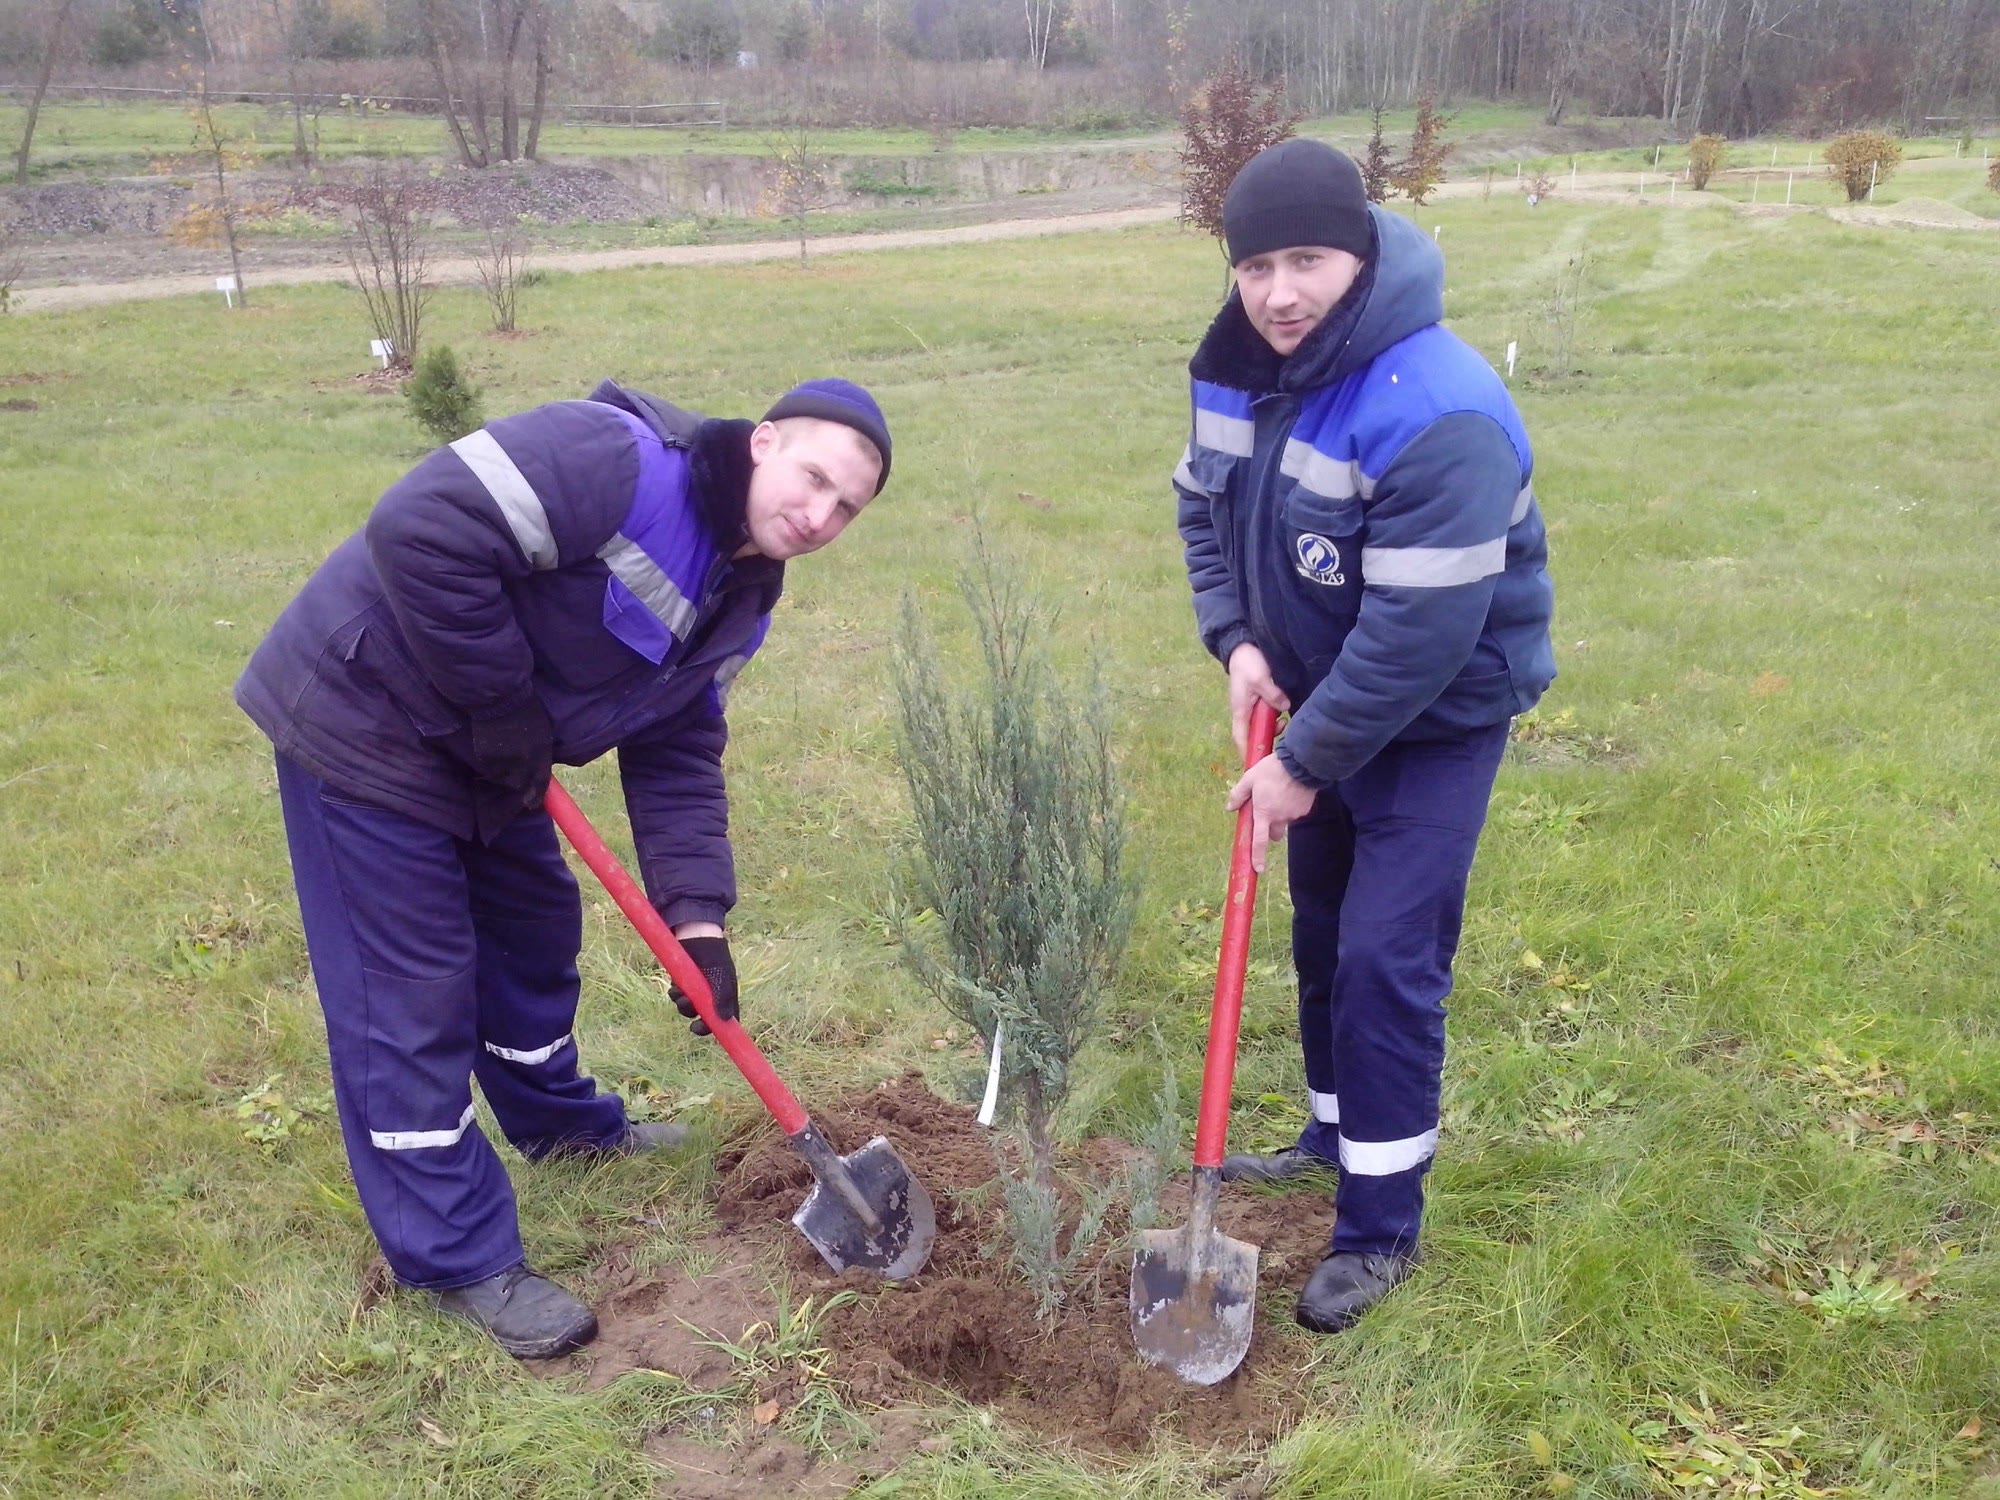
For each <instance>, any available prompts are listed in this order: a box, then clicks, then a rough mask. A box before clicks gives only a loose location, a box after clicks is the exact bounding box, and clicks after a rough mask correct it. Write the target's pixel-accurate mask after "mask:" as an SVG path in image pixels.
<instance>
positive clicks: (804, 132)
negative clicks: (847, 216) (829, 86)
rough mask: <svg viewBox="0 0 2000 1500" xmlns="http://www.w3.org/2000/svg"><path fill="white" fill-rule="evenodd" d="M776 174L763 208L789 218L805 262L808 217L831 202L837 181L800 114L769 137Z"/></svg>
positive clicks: (809, 124)
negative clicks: (796, 232)
mask: <svg viewBox="0 0 2000 1500" xmlns="http://www.w3.org/2000/svg"><path fill="white" fill-rule="evenodd" d="M770 144H771V155H772V159H773V161H774V162H775V163H776V174H775V175H774V176H773V178H772V180H771V186H770V188H769V189H768V190H767V191H766V193H765V195H764V202H763V205H762V207H763V209H764V212H766V213H767V214H770V215H772V216H773V217H775V218H781V219H789V220H791V222H792V225H793V227H794V228H795V229H796V230H797V231H798V236H799V264H800V265H801V266H803V265H804V264H805V263H806V227H807V220H808V217H809V216H810V215H811V214H812V213H813V212H814V211H815V210H817V209H822V208H825V207H826V206H827V204H828V203H830V202H832V201H833V198H834V194H835V189H836V188H837V187H838V183H837V182H836V181H835V180H834V172H833V163H832V161H831V160H830V159H829V158H828V157H827V155H826V152H825V151H824V150H822V149H821V147H820V143H819V138H818V136H817V135H816V134H815V133H814V131H813V126H812V123H811V121H810V119H809V118H808V117H807V116H806V115H805V114H800V115H798V116H797V117H796V118H794V119H793V120H792V121H791V122H789V123H788V124H786V125H785V126H784V128H783V129H782V130H780V131H779V132H778V134H777V135H776V136H774V137H773V138H772V140H771V143H770Z"/></svg>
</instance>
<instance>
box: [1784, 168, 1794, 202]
mask: <svg viewBox="0 0 2000 1500" xmlns="http://www.w3.org/2000/svg"><path fill="white" fill-rule="evenodd" d="M1791 204H1792V174H1791V173H1790V172H1787V173H1786V174H1785V206H1786V207H1787V208H1790V207H1791Z"/></svg>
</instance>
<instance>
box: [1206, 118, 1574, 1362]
mask: <svg viewBox="0 0 2000 1500" xmlns="http://www.w3.org/2000/svg"><path fill="white" fill-rule="evenodd" d="M1223 230H1224V238H1225V240H1226V241H1227V245H1228V253H1229V258H1230V261H1231V263H1232V264H1233V265H1234V267H1235V286H1234V289H1233V290H1232V291H1231V293H1230V296H1229V298H1228V301H1227V302H1226V303H1225V304H1224V306H1223V308H1222V311H1221V313H1220V314H1219V315H1218V316H1217V317H1216V319H1215V321H1214V323H1213V324H1212V325H1211V326H1210V328H1209V330H1208V332H1207V334H1206V336H1205V337H1204V338H1203V339H1202V342H1201V346H1200V348H1199V349H1198V351H1197V352H1196V354H1195V356H1194V359H1193V360H1192V361H1191V363H1190V364H1189V366H1188V369H1189V372H1190V374H1191V375H1192V376H1193V406H1194V412H1193V433H1192V436H1191V439H1190V441H1189V444H1188V448H1187V452H1186V455H1185V457H1184V458H1183V460H1182V462H1181V464H1180V467H1179V468H1178V469H1177V470H1176V471H1175V474H1174V485H1175V489H1176V491H1177V494H1178V497H1179V507H1180V532H1181V536H1182V538H1183V540H1184V542H1185V544H1186V557H1187V568H1188V578H1189V582H1190V583H1191V584H1192V586H1193V589H1194V605H1195V615H1196V618H1197V623H1198V625H1199V627H1200V631H1201V638H1202V643H1203V644H1204V645H1205V646H1207V648H1208V649H1209V651H1211V652H1212V653H1213V654H1214V655H1215V657H1216V658H1217V659H1218V660H1219V661H1221V662H1222V663H1223V664H1224V665H1225V666H1226V668H1227V669H1228V674H1229V707H1230V718H1231V723H1232V725H1233V727H1234V729H1235V733H1236V741H1237V746H1238V749H1239V750H1240V749H1241V748H1242V747H1243V745H1244V743H1245V740H1246V737H1247V730H1248V724H1249V717H1250V710H1251V707H1252V705H1253V704H1254V703H1256V702H1257V701H1259V700H1262V701H1263V702H1266V703H1269V704H1270V705H1272V707H1274V708H1276V709H1278V710H1280V711H1281V712H1283V711H1289V712H1290V714H1291V718H1290V720H1289V722H1288V723H1287V725H1286V727H1285V730H1284V734H1283V736H1282V738H1281V739H1280V740H1279V742H1278V746H1277V750H1276V753H1275V754H1273V755H1272V756H1270V757H1268V758H1267V759H1266V760H1264V761H1263V762H1261V763H1260V764H1259V765H1257V766H1256V767H1255V768H1253V769H1252V770H1250V771H1249V772H1247V773H1246V774H1245V775H1244V776H1243V777H1242V779H1241V780H1239V781H1238V782H1237V783H1236V785H1235V787H1234V788H1233V789H1232V790H1231V792H1230V794H1229V800H1228V805H1229V807H1230V808H1231V809H1234V808H1237V807H1240V806H1242V805H1243V804H1244V803H1245V802H1248V803H1249V804H1250V806H1251V808H1252V810H1253V814H1254V817H1253V822H1254V825H1255V833H1254V842H1255V849H1254V853H1255V862H1256V865H1257V868H1259V869H1260V870H1261V869H1262V868H1263V862H1264V855H1265V852H1266V849H1267V846H1268V844H1269V843H1270V841H1272V840H1274V839H1282V838H1285V837H1286V836H1287V835H1288V834H1289V836H1290V845H1289V847H1290V859H1289V867H1290V876H1291V891H1292V902H1293V907H1294V917H1293V924H1292V954H1293V962H1294V965H1295V966H1296V968H1297V971H1298V978H1299V1036H1300V1042H1301V1045H1302V1047H1303V1050H1304V1053H1305V1074H1306V1085H1307V1090H1308V1096H1309V1101H1310V1114H1311V1119H1310V1121H1309V1123H1308V1124H1307V1126H1306V1128H1305V1130H1304V1131H1303V1133H1302V1134H1301V1135H1300V1137H1299V1140H1298V1142H1297V1144H1296V1145H1294V1146H1291V1147H1289V1148H1287V1149H1286V1150H1283V1151H1280V1152H1277V1153H1275V1154H1271V1155H1255V1154H1247V1153H1246V1154H1240V1155H1234V1156H1231V1157H1228V1158H1227V1159H1225V1161H1224V1163H1223V1176H1224V1178H1225V1179H1227V1180H1232V1181H1265V1182H1269V1181H1282V1180H1291V1179H1304V1178H1310V1177H1313V1176H1316V1175H1318V1174H1319V1173H1321V1172H1322V1171H1324V1172H1336V1171H1337V1172H1338V1174H1339V1186H1338V1189H1337V1192H1336V1196H1335V1199H1334V1208H1335V1220H1334V1229H1333V1237H1332V1244H1331V1246H1330V1248H1329V1250H1328V1253H1327V1255H1326V1257H1325V1258H1324V1259H1323V1260H1322V1261H1321V1262H1320V1264H1319V1266H1318V1267H1317V1268H1316V1269H1315V1270H1314V1272H1313V1274H1312V1276H1311V1278H1310V1279H1309V1280H1308V1281H1307V1283H1306V1285H1305V1288H1304V1289H1303V1290H1302V1291H1301V1293H1300V1294H1299V1301H1298V1319H1299V1321H1300V1322H1301V1323H1302V1324H1304V1325H1305V1326H1306V1327H1308V1328H1311V1329H1315V1330H1317V1331H1321V1332H1334V1331H1337V1330H1339V1329H1343V1328H1346V1327H1348V1326H1350V1325H1351V1324H1352V1323H1353V1322H1354V1321H1355V1320H1356V1319H1358V1318H1359V1317H1360V1316H1361V1315H1362V1313H1364V1312H1366V1311H1367V1309H1368V1308H1370V1307H1372V1306H1373V1305H1374V1304H1375V1303H1377V1302H1378V1301H1380V1300H1381V1299H1382V1298H1383V1297H1384V1296H1385V1295H1387V1293H1388V1292H1389V1291H1390V1290H1391V1289H1392V1288H1393V1287H1395V1286H1396V1284H1397V1283H1398V1282H1400V1281H1402V1280H1403V1279H1404V1278H1405V1277H1406V1276H1407V1275H1408V1274H1409V1272H1410V1267H1411V1265H1412V1264H1413V1262H1414V1260H1415V1258H1416V1253H1417V1237H1418V1228H1419V1224H1420V1221H1421V1218H1422V1214H1423V1179H1424V1174H1425V1172H1426V1171H1427V1170H1428V1169H1429V1166H1430V1161H1431V1156H1432V1153H1433V1152H1434V1150H1435V1149H1436V1145H1437V1133H1438V1132H1437V1126H1438V1090H1439V1082H1440V1078H1441V1076H1442V1072H1443V1066H1444V1015H1445V1012H1444V1001H1445V996H1446V995H1447V994H1448V993H1449V992H1450V990H1451V962H1452V956H1453V953H1454V952H1455V950H1456V948H1457V945H1458V935H1459V925H1460V918H1461V914H1462V911H1463V907H1464V901H1465V890H1466V882H1467V879H1468V876H1469V874H1470V871H1471V867H1472V857H1473V851H1474V848H1475V846H1476V844H1477V842H1478V838H1479V830H1480V827H1481V825H1482V824H1483V823H1484V821H1485V816H1486V804H1487V799H1488V797H1489V796H1490V795H1491V792H1492V787H1493V779H1494V776H1495V774H1496V772H1497V771H1498V769H1499V764H1500V758H1501V753H1502V751H1503V749H1504V748H1505V745H1506V741H1507V728H1508V723H1509V721H1510V720H1511V719H1512V717H1513V716H1514V715H1515V714H1517V713H1520V712H1522V711H1523V710H1525V709H1527V708H1529V707H1531V706H1532V705H1533V704H1534V703H1535V702H1536V700H1537V699H1538V698H1540V696H1541V695H1542V692H1543V691H1544V690H1545V689H1546V688H1547V687H1548V685H1549V683H1550V681H1551V680H1552V679H1553V678H1554V676H1555V659H1554V654H1553V651H1552V649H1551V646H1550V641H1549V617H1550V607H1551V602H1552V594H1551V589H1550V585H1549V577H1548V572H1547V568H1546V563H1547V544H1546V538H1545V534H1544V531H1543V527H1542V519H1541V515H1540V512H1539V510H1538V509H1537V507H1536V504H1535V498H1534V492H1533V490H1532V488H1531V484H1530V480H1531V473H1532V469H1533V458H1532V455H1531V453H1530V450H1529V446H1528V438H1527V434H1526V433H1525V432H1524V431H1523V430H1522V427H1521V419H1520V415H1519V413H1517V412H1516V411H1515V409H1514V403H1513V401H1512V400H1511V399H1510V398H1509V396H1508V394H1507V390H1506V387H1505V386H1504V385H1503V384H1502V383H1501V381H1500V378H1499V377H1498V376H1497V375H1496V374H1495V373H1494V371H1493V368H1492V366H1491V365H1489V364H1488V363H1487V361H1486V360H1485V359H1483V358H1481V357H1480V355H1479V354H1478V353H1477V352H1475V351H1474V350H1473V349H1471V348H1470V347H1469V346H1467V345H1466V344H1465V343H1463V342H1462V341H1461V340H1460V339H1459V338H1457V337H1456V336H1455V335H1454V334H1451V333H1449V332H1447V331H1446V330H1445V329H1444V328H1443V327H1442V326H1441V325H1440V323H1439V321H1438V320H1439V319H1440V318H1441V317H1442V316H1443V312H1444V262H1443V257H1442V256H1441V255H1440V254H1439V252H1438V249H1437V247H1436V246H1435V244H1433V242H1432V240H1431V238H1430V237H1429V236H1428V235H1426V234H1424V233H1423V232H1422V231H1421V230H1419V229H1418V228H1417V227H1416V226H1415V225H1414V224H1412V223H1411V222H1410V221H1409V220H1408V219H1405V218H1403V217H1401V216H1399V215H1397V214H1393V213H1389V212H1386V211H1384V210H1383V209H1380V208H1377V207H1374V206H1373V205H1371V204H1370V203H1369V202H1368V200H1367V196H1366V194H1365V193H1364V191H1363V189H1362V184H1361V176H1360V173H1359V172H1358V171H1357V170H1356V169H1355V166H1354V164H1353V162H1351V161H1350V160H1348V158H1347V157H1345V156H1343V155H1342V154H1341V153H1340V152H1338V151H1335V150H1333V149H1332V148H1331V147H1329V146H1326V145H1324V144H1322V143H1320V142H1317V141H1306V140H1292V141H1285V142H1282V143H1281V144H1279V145H1276V146H1273V147H1271V148H1269V149H1268V150H1265V151H1263V152H1261V153H1259V154H1258V155H1257V156H1256V157H1254V158H1252V159H1251V160H1250V162H1248V163H1247V164H1246V165H1245V166H1244V167H1243V169H1242V171H1241V172H1239V173H1238V174H1237V177H1236V179H1235V181H1234V182H1233V183H1232V184H1231V185H1230V189H1229V192H1228V194H1227V196H1226V198H1225V201H1224V206H1223Z"/></svg>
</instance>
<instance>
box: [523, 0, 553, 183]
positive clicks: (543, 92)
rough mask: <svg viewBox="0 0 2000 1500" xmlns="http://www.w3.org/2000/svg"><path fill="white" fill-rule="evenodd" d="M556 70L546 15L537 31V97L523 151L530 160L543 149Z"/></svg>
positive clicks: (530, 111)
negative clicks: (551, 82)
mask: <svg viewBox="0 0 2000 1500" xmlns="http://www.w3.org/2000/svg"><path fill="white" fill-rule="evenodd" d="M554 71H555V64H554V63H552V62H550V61H549V28H548V22H547V17H546V16H544V17H543V20H542V24H541V26H540V28H539V29H538V30H537V31H536V33H535V98H534V102H533V103H532V104H531V105H530V106H529V110H528V144H527V145H526V146H525V147H523V148H522V151H521V154H522V155H523V156H525V157H527V158H528V160H529V161H534V160H535V159H536V153H537V152H539V151H540V150H541V141H542V112H543V111H544V110H545V109H547V108H548V103H549V75H550V74H551V73H553V72H554Z"/></svg>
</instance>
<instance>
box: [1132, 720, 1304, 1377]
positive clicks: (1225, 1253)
mask: <svg viewBox="0 0 2000 1500" xmlns="http://www.w3.org/2000/svg"><path fill="white" fill-rule="evenodd" d="M1277 731H1278V715H1277V712H1276V711H1275V710H1274V709H1272V708H1271V706H1270V705H1269V704H1267V703H1259V704H1257V705H1256V706H1255V707H1254V708H1252V709H1251V711H1250V747H1249V750H1248V751H1247V753H1246V754H1245V755H1244V757H1243V766H1244V769H1245V770H1248V769H1249V768H1250V767H1251V766H1254V765H1256V764H1257V762H1258V761H1260V760H1262V759H1263V758H1264V757H1265V756H1267V755H1269V754H1270V753H1271V741H1272V740H1273V739H1274V738H1276V736H1277ZM1250 835H1251V809H1250V804H1249V803H1248V802H1245V803H1244V804H1243V806H1242V807H1240V808H1239V809H1237V813H1236V844H1235V849H1234V852H1233V853H1232V854H1231V856H1230V861H1229V896H1228V899H1227V901H1226V902H1225V903H1224V905H1223V908H1222V953H1221V957H1220V958H1219V960H1218V961H1217V963H1216V971H1215V1003H1214V1005H1213V1006H1212V1007H1211V1008H1210V1010H1209V1013H1208V1060H1207V1065H1206V1066H1205V1067H1204V1068H1203V1070H1202V1075H1201V1116H1200V1121H1199V1124H1198V1126H1197V1128H1196V1131H1195V1138H1194V1205H1193V1208H1192V1209H1191V1211H1190V1213H1189V1216H1188V1221H1187V1224H1186V1225H1185V1226H1184V1227H1182V1228H1180V1229H1148V1230H1146V1231H1145V1232H1144V1233H1142V1234H1141V1235H1140V1236H1139V1245H1138V1248H1137V1249H1136V1250H1134V1251H1133V1253H1132V1341H1133V1342H1134V1343H1135V1344H1137V1345H1138V1346H1139V1357H1140V1358H1141V1359H1143V1360H1145V1361H1146V1363H1147V1364H1149V1365H1160V1366H1162V1367H1163V1368H1165V1369H1169V1370H1172V1371H1173V1372H1174V1373H1175V1374H1176V1375H1178V1376H1180V1377H1181V1379H1183V1380H1186V1381H1190V1382H1192V1383H1193V1384H1195V1385H1214V1384H1215V1383H1216V1381H1218V1380H1220V1379H1222V1378H1223V1377H1224V1376H1225V1375H1227V1374H1229V1373H1230V1371H1232V1370H1234V1369H1235V1368H1236V1367H1237V1366H1238V1365H1240V1364H1242V1363H1243V1356H1244V1354H1245V1353H1247V1352H1248V1350H1249V1348H1250V1333H1251V1322H1252V1319H1253V1315H1254V1314H1255V1312H1256V1310H1257V1247H1256V1246H1255V1245H1252V1244H1250V1243H1248V1242H1247V1241H1244V1240H1237V1239H1231V1238H1230V1237H1229V1236H1228V1235H1226V1234H1222V1233H1220V1232H1219V1231H1218V1230H1217V1229H1216V1227H1215V1208H1216V1203H1217V1201H1218V1200H1219V1199H1220V1198H1221V1196H1222V1144H1223V1141H1224V1140H1225V1139H1227V1137H1228V1135H1229V1092H1230V1089H1231V1087H1232V1086H1233V1085H1234V1083H1235V1081H1236V1032H1237V1027H1238V1024H1239V1023H1240V1022H1241V1020H1242V1017H1243V975H1244V971H1245V969H1246V968H1247V967H1248V965H1249V961H1250V919H1251V916H1252V915H1253V914H1254V912H1255V911H1256V907H1257V872H1256V870H1254V869H1253V868H1251V865H1250Z"/></svg>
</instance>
